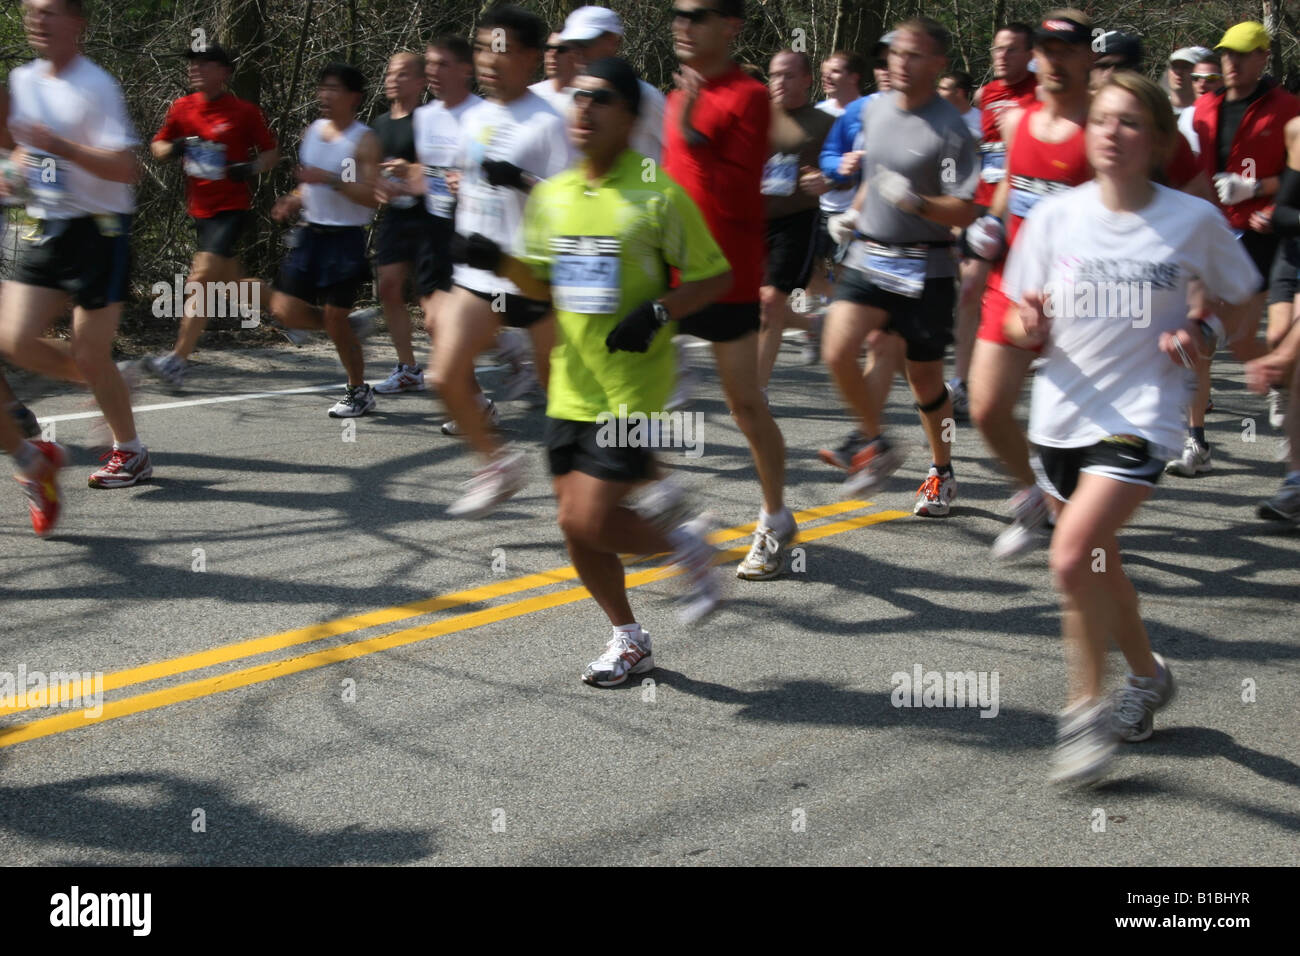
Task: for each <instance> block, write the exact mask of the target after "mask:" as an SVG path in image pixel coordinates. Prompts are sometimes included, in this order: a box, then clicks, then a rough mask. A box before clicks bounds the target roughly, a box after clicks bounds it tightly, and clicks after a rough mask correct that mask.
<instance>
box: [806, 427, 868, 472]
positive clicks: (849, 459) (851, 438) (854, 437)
mask: <svg viewBox="0 0 1300 956" xmlns="http://www.w3.org/2000/svg"><path fill="white" fill-rule="evenodd" d="M866 447H867V440H866V439H865V438H863V437H862V433H861V432H859V431H858V430H857V429H854V430H853V431H851V432H849V434H848V437H847V438H845V439H844V441H842V442H840V443H839V445H837V446H836V447H834V448H823V449H822V450H821V451H819V452H817V457H818V458H820V459H821V460H822V461H824V462H826V464H828V465H832V466H834V467H836V468H842V469H844V470H845V471H848V470H849V469H850V468H852V467H853V456H854V455H856V454H857V453H858V452H860V451H862V449H864V448H866Z"/></svg>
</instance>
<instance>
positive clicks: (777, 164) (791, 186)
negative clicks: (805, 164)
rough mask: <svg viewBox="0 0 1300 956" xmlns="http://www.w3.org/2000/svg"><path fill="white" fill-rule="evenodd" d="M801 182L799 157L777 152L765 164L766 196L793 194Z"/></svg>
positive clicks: (764, 185) (764, 188)
mask: <svg viewBox="0 0 1300 956" xmlns="http://www.w3.org/2000/svg"><path fill="white" fill-rule="evenodd" d="M798 184H799V157H798V156H792V155H790V154H789V153H777V154H776V155H775V156H771V157H769V158H768V160H767V163H766V164H765V165H764V166H763V188H762V193H763V195H764V196H793V195H794V191H795V187H796V186H798Z"/></svg>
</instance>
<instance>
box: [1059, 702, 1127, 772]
mask: <svg viewBox="0 0 1300 956" xmlns="http://www.w3.org/2000/svg"><path fill="white" fill-rule="evenodd" d="M1118 746H1119V735H1118V734H1117V732H1116V730H1115V725H1114V721H1113V719H1112V717H1111V712H1110V704H1109V702H1108V701H1106V700H1100V701H1094V702H1091V703H1090V702H1088V701H1083V702H1081V703H1078V704H1075V705H1074V706H1073V707H1071V708H1070V709H1069V710H1066V711H1064V712H1062V713H1061V715H1060V717H1059V718H1058V719H1057V731H1056V754H1055V757H1054V758H1053V761H1052V773H1051V779H1052V782H1053V783H1056V784H1060V785H1062V786H1070V787H1082V786H1087V785H1088V784H1090V783H1095V782H1096V781H1097V780H1099V779H1101V777H1102V775H1103V774H1104V773H1105V772H1106V767H1107V766H1108V765H1109V764H1110V761H1111V759H1112V758H1113V757H1114V756H1115V749H1116V748H1117V747H1118Z"/></svg>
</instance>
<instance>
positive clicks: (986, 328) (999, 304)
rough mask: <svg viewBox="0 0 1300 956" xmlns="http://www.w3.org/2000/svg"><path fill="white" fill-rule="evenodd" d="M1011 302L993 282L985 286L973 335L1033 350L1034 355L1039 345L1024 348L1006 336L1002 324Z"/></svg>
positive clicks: (1001, 343) (1017, 347)
mask: <svg viewBox="0 0 1300 956" xmlns="http://www.w3.org/2000/svg"><path fill="white" fill-rule="evenodd" d="M1011 304H1012V303H1011V300H1010V299H1008V298H1007V297H1006V296H1005V295H1004V294H1003V292H1002V290H1001V289H1000V288H998V287H996V286H995V285H994V284H993V283H989V284H988V285H987V286H985V288H984V299H983V301H982V302H981V303H980V310H981V311H980V328H979V332H978V333H976V335H975V337H976V338H977V339H983V340H984V341H985V342H992V343H993V344H994V345H1006V346H1009V347H1010V348H1013V349H1021V350H1023V351H1025V352H1033V353H1034V354H1035V355H1037V354H1040V353H1041V352H1042V351H1043V347H1042V346H1041V345H1040V346H1038V347H1037V348H1032V349H1030V348H1025V347H1024V346H1023V345H1017V344H1016V343H1015V342H1012V341H1011V340H1010V339H1009V338H1007V333H1006V332H1005V331H1004V326H1005V324H1006V320H1007V312H1008V311H1009V310H1010V308H1011Z"/></svg>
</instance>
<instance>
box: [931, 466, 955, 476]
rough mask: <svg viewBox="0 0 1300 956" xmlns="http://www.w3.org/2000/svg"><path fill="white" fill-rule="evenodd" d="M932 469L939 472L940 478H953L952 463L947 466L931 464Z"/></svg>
mask: <svg viewBox="0 0 1300 956" xmlns="http://www.w3.org/2000/svg"><path fill="white" fill-rule="evenodd" d="M930 467H931V468H933V469H935V470H936V471H938V472H939V477H940V478H951V477H952V464H951V463H949V464H947V465H936V464H935V463H934V462H931V463H930Z"/></svg>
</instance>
